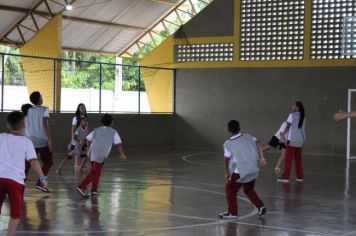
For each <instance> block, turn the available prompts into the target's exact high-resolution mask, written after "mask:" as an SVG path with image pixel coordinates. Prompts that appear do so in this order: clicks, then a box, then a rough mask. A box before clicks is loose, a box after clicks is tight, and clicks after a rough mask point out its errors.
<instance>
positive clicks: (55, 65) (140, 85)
mask: <svg viewBox="0 0 356 236" xmlns="http://www.w3.org/2000/svg"><path fill="white" fill-rule="evenodd" d="M6 56H9V57H20V58H31V59H39V60H47V61H48V60H49V61H52V62H53V97H52V103H53V108H56V107H57V106H56V103H57V102H58V101H57V96H56V95H57V94H56V93H57V89H56V85H57V83H58V79H62V78H58V74H57V72H59V70H61V68H60V67H58V65H62V63H63V62H75V63H89V64H96V65H98V67H99V78H98V79H99V98H98V99H99V106H98V110H97V111H93V110H92V111H90V112H91V113H103V112H107V111H103V109H102V90H103V87H102V85H103V67H104V66H112V67H114V68H116V67H117V66H119V67H132V68H137V70H138V91H137V93H138V95H137V96H138V105H137V112H131V111H130V112H125V111H124V112H122V111H112V112H111V111H110V113H129V114H131V113H132V114H147V112H142V110H141V101H142V98H141V92H142V91H143V90H142V88H143V84H144V82H143V78H142V70H144V69H149V70H166V71H172V72H173V73H172V74H173V77H172V78H171V79H172V81H173V91H172V94H173V98H172V101H173V104H172V112H148V113H149V114H151V113H160V114H162V113H167V114H172V113H175V112H176V110H175V101H176V98H175V96H176V78H175V76H176V71H175V69H172V68H164V67H153V66H140V65H128V64H118V63H107V62H93V61H85V60H75V59H65V58H50V57H40V56H30V55H19V54H12V53H1V52H0V58H1V103H0V104H1V108H0V109H1V112H7V111H10V110H9V109H5V107H4V101H6V91H5V89H4V88H5V66H6V65H5V57H6ZM59 68H60V69H59ZM135 92H136V91H135ZM17 109H20V107H19V108H17ZM51 112H53V113H60V112H71V111H61V110H58V109H52V110H51Z"/></svg>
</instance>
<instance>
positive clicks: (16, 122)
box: [7, 111, 25, 130]
mask: <svg viewBox="0 0 356 236" xmlns="http://www.w3.org/2000/svg"><path fill="white" fill-rule="evenodd" d="M24 119H25V116H24V115H23V114H22V112H19V111H13V112H11V113H10V114H9V115H8V116H7V123H8V124H9V126H10V128H11V129H13V130H19V129H20V128H21V126H20V125H21V123H22V122H23V121H24Z"/></svg>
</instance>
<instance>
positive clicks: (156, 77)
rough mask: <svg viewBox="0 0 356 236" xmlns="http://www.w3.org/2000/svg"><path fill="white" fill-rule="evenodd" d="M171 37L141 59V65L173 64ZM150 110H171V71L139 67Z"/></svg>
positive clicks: (166, 65)
mask: <svg viewBox="0 0 356 236" xmlns="http://www.w3.org/2000/svg"><path fill="white" fill-rule="evenodd" d="M172 48H173V37H172V36H171V37H169V38H168V39H167V40H165V41H164V42H163V43H162V44H161V45H160V46H159V47H157V48H156V49H155V50H154V51H152V52H151V53H150V54H149V55H148V56H146V57H145V58H143V59H142V61H141V65H142V66H157V67H167V68H170V67H171V66H173V53H172ZM141 72H142V76H143V81H144V83H145V87H146V92H147V96H148V101H149V104H150V108H151V112H173V84H174V79H173V71H171V70H157V69H149V68H141Z"/></svg>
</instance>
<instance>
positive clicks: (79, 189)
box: [76, 187, 88, 197]
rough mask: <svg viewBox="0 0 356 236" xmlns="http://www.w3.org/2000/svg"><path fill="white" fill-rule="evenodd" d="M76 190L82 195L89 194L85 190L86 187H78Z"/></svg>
mask: <svg viewBox="0 0 356 236" xmlns="http://www.w3.org/2000/svg"><path fill="white" fill-rule="evenodd" d="M76 190H77V192H78V193H79V194H80V195H82V197H87V196H88V194H87V191H85V190H84V189H82V188H79V187H77V188H76Z"/></svg>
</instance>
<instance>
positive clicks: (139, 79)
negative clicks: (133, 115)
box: [138, 67, 141, 114]
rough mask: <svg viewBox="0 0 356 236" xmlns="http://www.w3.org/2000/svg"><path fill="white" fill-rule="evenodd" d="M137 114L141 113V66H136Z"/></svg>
mask: <svg viewBox="0 0 356 236" xmlns="http://www.w3.org/2000/svg"><path fill="white" fill-rule="evenodd" d="M138 114H141V67H139V68H138Z"/></svg>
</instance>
